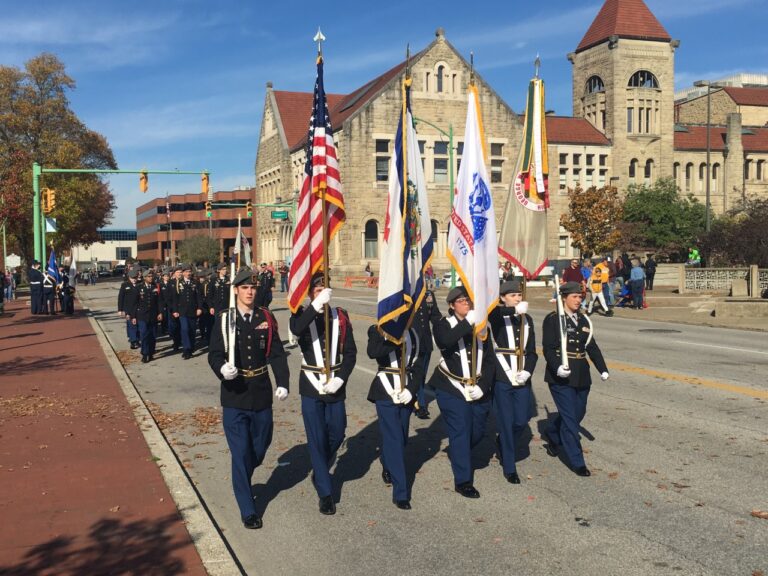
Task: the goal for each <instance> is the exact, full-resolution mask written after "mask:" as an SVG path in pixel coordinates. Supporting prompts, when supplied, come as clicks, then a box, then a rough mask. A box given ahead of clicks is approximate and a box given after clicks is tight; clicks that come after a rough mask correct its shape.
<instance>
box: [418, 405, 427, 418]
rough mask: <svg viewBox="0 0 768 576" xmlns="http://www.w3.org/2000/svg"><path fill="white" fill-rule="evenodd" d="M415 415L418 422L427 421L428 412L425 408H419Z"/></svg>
mask: <svg viewBox="0 0 768 576" xmlns="http://www.w3.org/2000/svg"><path fill="white" fill-rule="evenodd" d="M415 414H416V418H418V419H419V420H429V410H427V409H426V408H423V407H421V406H420V407H419V409H418V410H416V412H415Z"/></svg>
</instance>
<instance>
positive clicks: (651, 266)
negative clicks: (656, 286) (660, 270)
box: [645, 254, 656, 290]
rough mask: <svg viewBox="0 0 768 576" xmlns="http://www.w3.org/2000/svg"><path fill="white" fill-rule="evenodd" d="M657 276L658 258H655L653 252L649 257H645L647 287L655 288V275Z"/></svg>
mask: <svg viewBox="0 0 768 576" xmlns="http://www.w3.org/2000/svg"><path fill="white" fill-rule="evenodd" d="M654 276H656V260H654V259H653V254H648V258H646V259H645V289H646V290H653V277H654Z"/></svg>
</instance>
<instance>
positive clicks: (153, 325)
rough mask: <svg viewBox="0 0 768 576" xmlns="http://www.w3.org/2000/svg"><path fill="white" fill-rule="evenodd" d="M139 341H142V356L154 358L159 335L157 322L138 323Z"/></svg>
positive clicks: (140, 321)
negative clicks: (156, 340) (157, 334)
mask: <svg viewBox="0 0 768 576" xmlns="http://www.w3.org/2000/svg"><path fill="white" fill-rule="evenodd" d="M138 326H139V339H140V340H141V355H142V356H152V354H154V353H155V339H156V333H157V322H155V321H154V320H150V321H149V322H147V321H145V320H139V321H138Z"/></svg>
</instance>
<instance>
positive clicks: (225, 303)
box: [208, 262, 229, 318]
mask: <svg viewBox="0 0 768 576" xmlns="http://www.w3.org/2000/svg"><path fill="white" fill-rule="evenodd" d="M216 273H217V276H216V278H215V279H214V280H212V281H211V285H210V298H209V302H208V305H209V308H208V312H209V313H210V315H211V316H213V317H214V318H215V317H216V316H217V315H218V313H219V312H221V311H222V310H224V309H225V308H228V307H229V278H227V265H226V264H225V263H224V262H222V263H221V264H219V265H218V267H217V268H216Z"/></svg>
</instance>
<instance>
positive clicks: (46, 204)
mask: <svg viewBox="0 0 768 576" xmlns="http://www.w3.org/2000/svg"><path fill="white" fill-rule="evenodd" d="M41 200H42V203H43V212H44V213H45V214H50V213H51V212H53V209H54V208H55V207H56V190H52V189H50V188H43V194H42V199H41Z"/></svg>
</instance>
